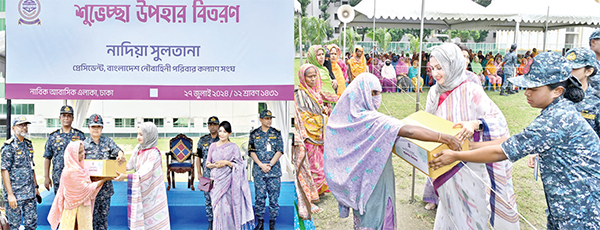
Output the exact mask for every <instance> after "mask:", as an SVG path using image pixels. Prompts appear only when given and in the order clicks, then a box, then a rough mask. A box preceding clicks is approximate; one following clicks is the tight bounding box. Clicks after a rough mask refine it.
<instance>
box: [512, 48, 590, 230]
mask: <svg viewBox="0 0 600 230" xmlns="http://www.w3.org/2000/svg"><path fill="white" fill-rule="evenodd" d="M556 56H558V57H556ZM533 60H534V62H533V64H532V66H531V70H530V71H529V73H526V75H524V76H521V77H517V78H513V79H511V81H512V82H513V83H514V84H515V85H517V86H519V87H526V88H533V87H538V86H543V85H548V84H552V83H556V82H561V81H564V80H567V79H569V77H570V74H571V65H570V64H569V63H568V62H567V60H566V59H565V58H563V57H561V56H560V55H557V54H554V53H540V55H538V56H536V57H535V58H534V59H533ZM501 147H502V150H503V151H504V153H505V154H506V156H507V157H508V159H509V160H511V161H513V162H514V161H517V160H518V159H520V158H523V157H525V156H527V155H529V154H539V160H540V170H541V173H540V174H541V177H542V182H543V184H544V192H545V194H546V202H547V204H548V209H547V210H546V213H547V215H548V224H547V227H548V229H597V228H598V223H600V139H599V138H598V135H596V133H595V132H594V130H593V129H592V128H591V127H590V125H589V124H588V123H587V122H586V121H585V119H584V118H583V117H582V116H581V113H579V112H578V111H577V110H576V109H575V105H574V103H573V102H571V101H569V100H567V99H565V98H563V97H562V96H560V97H558V98H556V99H555V100H554V101H553V102H552V103H550V105H548V106H547V107H546V108H544V109H543V110H542V111H541V114H540V115H539V116H538V117H537V118H536V119H535V120H533V122H531V124H529V126H527V127H526V128H525V130H523V132H521V133H518V134H516V135H514V136H512V137H510V138H509V139H508V140H506V141H505V142H504V143H502V144H501Z"/></svg>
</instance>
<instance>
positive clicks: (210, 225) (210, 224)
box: [208, 221, 212, 230]
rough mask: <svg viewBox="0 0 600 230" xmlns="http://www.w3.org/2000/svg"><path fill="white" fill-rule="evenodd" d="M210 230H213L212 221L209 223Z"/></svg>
mask: <svg viewBox="0 0 600 230" xmlns="http://www.w3.org/2000/svg"><path fill="white" fill-rule="evenodd" d="M208 230H212V221H209V222H208Z"/></svg>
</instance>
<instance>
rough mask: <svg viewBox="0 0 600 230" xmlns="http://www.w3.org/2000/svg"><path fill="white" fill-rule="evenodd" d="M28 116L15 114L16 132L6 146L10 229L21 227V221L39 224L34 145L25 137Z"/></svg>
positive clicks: (31, 225)
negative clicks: (36, 201)
mask: <svg viewBox="0 0 600 230" xmlns="http://www.w3.org/2000/svg"><path fill="white" fill-rule="evenodd" d="M29 124H31V122H29V121H27V118H25V116H18V117H15V118H14V119H13V121H12V131H13V134H14V136H13V137H12V138H10V139H8V140H6V141H5V142H4V146H2V150H1V154H2V163H1V166H0V167H1V169H2V182H3V184H4V200H5V201H8V202H6V203H5V205H4V206H5V210H6V217H7V219H8V224H9V225H10V229H19V227H20V226H21V221H23V225H24V227H25V229H26V230H33V229H36V227H37V204H36V203H35V198H36V195H38V196H39V195H40V192H39V191H38V188H39V186H38V184H37V180H36V177H35V170H34V165H35V164H34V163H33V145H32V144H31V141H30V140H28V139H27V138H25V135H26V134H27V131H28V127H27V125H29Z"/></svg>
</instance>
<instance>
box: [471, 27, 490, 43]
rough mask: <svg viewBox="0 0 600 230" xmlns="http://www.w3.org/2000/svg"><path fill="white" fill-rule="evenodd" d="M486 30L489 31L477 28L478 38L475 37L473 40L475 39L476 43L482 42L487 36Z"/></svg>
mask: <svg viewBox="0 0 600 230" xmlns="http://www.w3.org/2000/svg"><path fill="white" fill-rule="evenodd" d="M488 32H489V31H487V30H479V38H477V39H473V41H475V42H477V43H479V42H484V41H485V39H486V38H487V36H488Z"/></svg>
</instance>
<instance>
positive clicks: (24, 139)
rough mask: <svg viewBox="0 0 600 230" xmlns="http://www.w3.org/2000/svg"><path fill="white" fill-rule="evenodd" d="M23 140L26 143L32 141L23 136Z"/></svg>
mask: <svg viewBox="0 0 600 230" xmlns="http://www.w3.org/2000/svg"><path fill="white" fill-rule="evenodd" d="M23 142H27V143H29V144H31V143H32V142H31V140H29V139H27V138H23Z"/></svg>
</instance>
